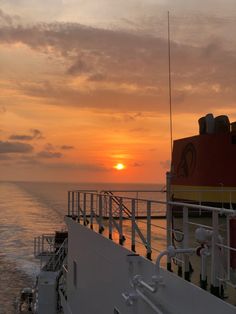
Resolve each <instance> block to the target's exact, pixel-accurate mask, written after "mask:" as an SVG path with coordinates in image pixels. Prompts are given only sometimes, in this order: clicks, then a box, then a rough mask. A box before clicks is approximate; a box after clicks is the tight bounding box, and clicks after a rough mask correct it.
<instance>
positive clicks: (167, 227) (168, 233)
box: [166, 172, 172, 271]
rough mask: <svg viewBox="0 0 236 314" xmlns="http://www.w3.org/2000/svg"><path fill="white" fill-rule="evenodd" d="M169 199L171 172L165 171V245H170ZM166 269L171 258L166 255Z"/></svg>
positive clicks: (169, 264)
mask: <svg viewBox="0 0 236 314" xmlns="http://www.w3.org/2000/svg"><path fill="white" fill-rule="evenodd" d="M170 200H171V172H167V173H166V203H167V205H166V225H167V226H166V241H167V243H166V244H167V247H169V246H170V245H172V237H171V235H172V207H171V205H170V204H169V202H170ZM167 270H169V271H172V269H171V258H170V257H169V256H167Z"/></svg>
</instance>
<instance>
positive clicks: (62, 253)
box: [43, 239, 68, 271]
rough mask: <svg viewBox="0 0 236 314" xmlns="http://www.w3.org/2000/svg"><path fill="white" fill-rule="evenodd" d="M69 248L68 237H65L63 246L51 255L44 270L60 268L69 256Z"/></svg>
mask: <svg viewBox="0 0 236 314" xmlns="http://www.w3.org/2000/svg"><path fill="white" fill-rule="evenodd" d="M67 250H68V239H65V240H64V241H63V243H62V244H61V246H60V247H59V248H58V249H56V250H55V252H54V254H52V255H51V257H50V259H49V261H48V262H47V263H46V264H45V265H44V267H43V270H45V271H57V270H60V269H61V267H62V265H63V262H64V260H65V258H66V256H67Z"/></svg>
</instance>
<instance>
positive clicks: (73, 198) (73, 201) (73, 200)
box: [71, 191, 75, 217]
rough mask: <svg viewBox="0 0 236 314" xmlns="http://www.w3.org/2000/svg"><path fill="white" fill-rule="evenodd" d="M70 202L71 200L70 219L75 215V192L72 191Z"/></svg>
mask: <svg viewBox="0 0 236 314" xmlns="http://www.w3.org/2000/svg"><path fill="white" fill-rule="evenodd" d="M71 193H72V200H71V202H72V203H71V206H72V217H74V215H75V213H74V205H75V192H74V191H72V192H71Z"/></svg>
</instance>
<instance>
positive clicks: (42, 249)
mask: <svg viewBox="0 0 236 314" xmlns="http://www.w3.org/2000/svg"><path fill="white" fill-rule="evenodd" d="M43 252H44V235H42V253H43Z"/></svg>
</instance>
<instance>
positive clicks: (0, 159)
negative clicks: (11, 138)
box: [0, 154, 11, 161]
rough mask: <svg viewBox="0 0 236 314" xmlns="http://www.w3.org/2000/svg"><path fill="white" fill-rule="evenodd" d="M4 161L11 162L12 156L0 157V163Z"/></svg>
mask: <svg viewBox="0 0 236 314" xmlns="http://www.w3.org/2000/svg"><path fill="white" fill-rule="evenodd" d="M2 160H4V161H5V160H11V157H10V156H8V155H5V154H3V155H0V161H2Z"/></svg>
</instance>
